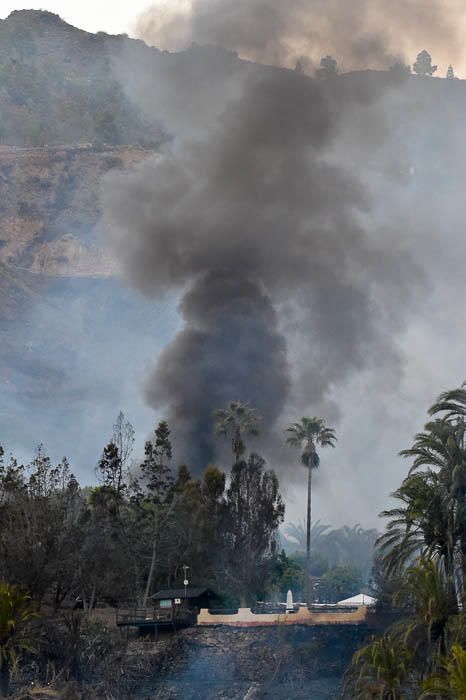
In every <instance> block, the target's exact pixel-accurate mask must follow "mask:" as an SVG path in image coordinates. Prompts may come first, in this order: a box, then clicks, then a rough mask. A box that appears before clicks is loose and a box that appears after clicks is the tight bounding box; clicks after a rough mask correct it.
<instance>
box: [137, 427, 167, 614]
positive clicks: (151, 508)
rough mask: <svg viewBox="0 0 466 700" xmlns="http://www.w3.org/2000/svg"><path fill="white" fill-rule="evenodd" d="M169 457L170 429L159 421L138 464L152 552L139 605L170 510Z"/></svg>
mask: <svg viewBox="0 0 466 700" xmlns="http://www.w3.org/2000/svg"><path fill="white" fill-rule="evenodd" d="M171 458H172V445H171V442H170V430H169V428H168V423H167V422H166V421H160V423H159V424H158V426H157V428H156V430H155V442H151V441H150V440H148V441H147V442H146V444H145V460H144V462H143V463H142V464H141V473H142V475H143V479H144V486H145V489H146V493H145V496H144V500H143V508H144V514H145V519H146V520H148V521H149V529H150V532H151V539H152V552H151V560H150V567H149V573H148V575H147V579H146V586H145V589H144V598H143V602H142V606H143V608H145V607H146V606H147V601H148V599H149V595H150V591H151V586H152V581H153V578H154V572H155V567H156V563H157V556H158V546H159V541H160V534H161V530H162V529H163V528H164V527H166V525H167V521H168V518H169V517H170V516H171V513H172V509H173V503H174V500H173V498H171V499H169V495H171V490H172V487H173V477H172V474H171V470H170V467H169V462H170V460H171Z"/></svg>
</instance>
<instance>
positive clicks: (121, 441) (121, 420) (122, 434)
mask: <svg viewBox="0 0 466 700" xmlns="http://www.w3.org/2000/svg"><path fill="white" fill-rule="evenodd" d="M112 442H113V444H114V445H115V446H116V448H117V450H118V455H119V457H120V460H121V467H122V469H123V470H124V469H126V467H127V466H128V462H129V460H130V457H131V454H132V452H133V446H134V428H133V426H132V425H131V423H130V422H129V420H126V418H125V414H124V413H123V411H120V413H119V414H118V416H117V420H116V423H115V425H114V426H113V438H112Z"/></svg>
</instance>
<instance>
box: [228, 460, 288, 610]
mask: <svg viewBox="0 0 466 700" xmlns="http://www.w3.org/2000/svg"><path fill="white" fill-rule="evenodd" d="M284 515H285V506H284V504H283V501H282V498H281V496H280V493H279V484H278V479H277V477H276V475H275V473H274V472H273V471H269V470H266V469H265V461H264V460H263V459H262V457H260V456H259V455H257V454H251V455H250V457H249V459H248V461H247V462H244V461H241V462H240V461H237V462H236V463H235V464H234V465H233V468H232V471H231V479H230V486H229V488H228V490H227V493H226V499H225V508H224V518H223V524H222V541H223V542H222V543H223V551H222V552H221V556H222V557H223V562H222V573H223V575H224V576H226V583H227V584H228V585H229V587H230V589H231V590H232V591H233V592H234V593H236V594H237V595H238V596H239V598H240V604H241V606H242V607H246V603H247V602H248V601H251V600H253V599H254V597H255V596H257V593H258V592H259V591H264V587H265V586H266V584H267V580H268V578H269V577H270V575H271V574H272V567H273V563H274V559H275V555H276V537H277V533H278V528H279V526H280V524H281V523H282V522H283V518H284Z"/></svg>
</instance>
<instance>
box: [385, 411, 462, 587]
mask: <svg viewBox="0 0 466 700" xmlns="http://www.w3.org/2000/svg"><path fill="white" fill-rule="evenodd" d="M443 405H444V406H445V405H451V404H443ZM465 432H466V423H465V422H464V421H463V420H462V419H460V420H457V421H453V420H448V419H446V418H442V419H436V420H432V421H430V422H429V423H427V425H426V426H425V428H424V431H423V432H421V433H418V434H417V435H416V436H415V439H414V444H413V446H412V447H411V448H410V449H408V450H403V451H402V452H401V455H402V456H404V457H408V458H410V459H412V460H413V462H412V466H411V468H410V470H409V473H408V476H407V478H406V479H405V481H404V482H403V484H402V485H401V487H400V488H399V489H398V490H397V491H396V492H395V494H393V495H394V496H395V497H396V498H398V499H400V500H401V501H403V503H404V505H405V507H404V508H395V509H392V510H391V511H386V512H385V513H383V514H382V515H383V516H385V517H389V518H390V520H391V522H390V523H389V525H388V527H387V531H386V533H385V534H384V535H383V536H382V538H381V539H380V540H379V544H380V545H381V546H382V549H383V550H385V551H387V550H389V549H390V553H389V555H388V558H387V559H386V564H387V566H386V567H385V568H386V571H387V572H388V573H389V569H390V568H399V565H403V564H404V563H406V562H407V560H409V557H411V556H412V555H416V554H418V553H419V552H416V550H417V549H418V550H420V551H421V552H422V554H423V555H424V556H426V557H429V558H434V559H441V560H442V563H443V566H444V567H445V571H446V572H447V574H448V575H449V576H451V577H452V578H455V580H456V582H457V586H458V588H459V594H462V595H463V597H464V595H465V582H466V451H465V449H464V437H465ZM396 561H397V564H396V566H395V567H393V564H394V562H396Z"/></svg>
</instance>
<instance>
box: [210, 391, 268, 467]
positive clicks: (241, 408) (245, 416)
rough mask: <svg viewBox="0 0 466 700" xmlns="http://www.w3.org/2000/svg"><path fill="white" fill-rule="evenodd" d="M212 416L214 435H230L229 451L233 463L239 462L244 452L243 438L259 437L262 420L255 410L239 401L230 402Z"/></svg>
mask: <svg viewBox="0 0 466 700" xmlns="http://www.w3.org/2000/svg"><path fill="white" fill-rule="evenodd" d="M213 416H214V418H215V424H214V431H215V434H216V435H228V434H229V433H230V434H231V449H232V451H233V454H234V455H235V461H236V462H239V460H240V457H241V455H242V454H244V452H245V451H246V445H245V444H244V441H243V436H244V435H254V436H256V435H259V432H260V426H261V422H262V418H261V417H260V416H259V415H258V413H257V411H256V409H255V408H252V407H251V406H250V405H249V404H247V403H241V401H230V403H229V404H228V406H227V407H226V408H217V409H216V410H215V411H214V412H213Z"/></svg>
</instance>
